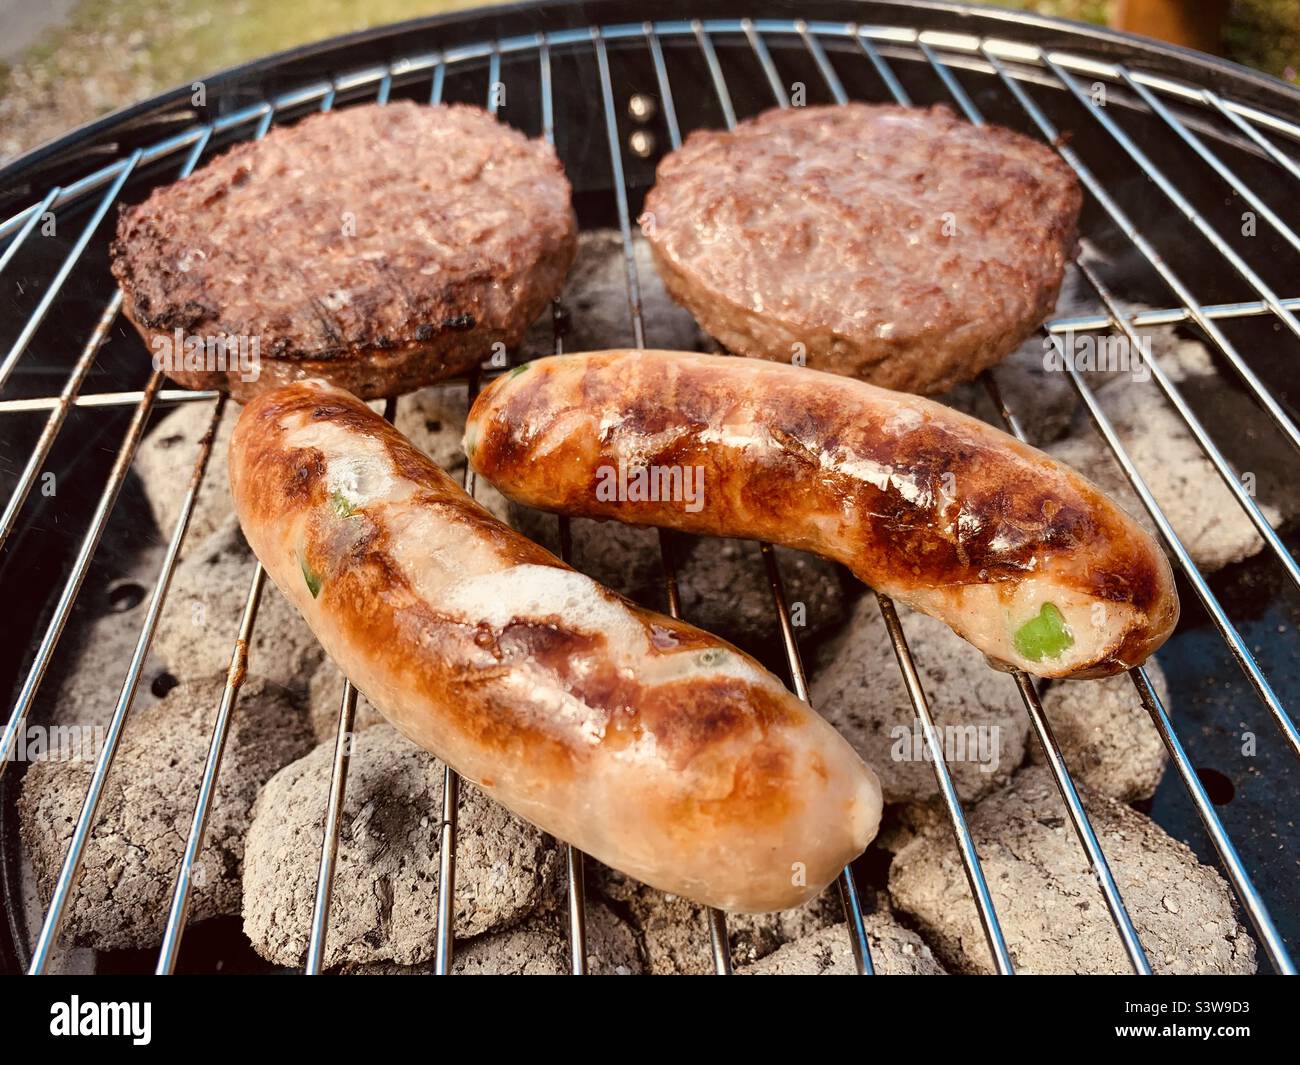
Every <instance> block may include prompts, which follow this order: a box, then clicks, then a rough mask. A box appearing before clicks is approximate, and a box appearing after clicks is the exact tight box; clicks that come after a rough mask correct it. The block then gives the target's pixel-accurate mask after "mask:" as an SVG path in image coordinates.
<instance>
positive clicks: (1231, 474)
mask: <svg viewBox="0 0 1300 1065" xmlns="http://www.w3.org/2000/svg"><path fill="white" fill-rule="evenodd" d="M1078 266H1079V270H1080V272H1081V273H1082V274H1083V276H1084V277H1085V278H1086V279H1087V281H1088V284H1089V285H1091V286H1092V289H1093V291H1094V292H1096V293H1097V295H1098V297H1100V299H1101V301H1102V303H1103V304H1104V305H1105V307H1106V310H1107V311H1109V312H1110V315H1111V320H1112V321H1113V322H1114V324H1115V325H1117V326H1119V328H1120V330H1121V331H1122V332H1123V333H1124V336H1125V337H1127V338H1128V340H1129V342H1130V343H1131V344H1132V345H1133V350H1134V351H1139V350H1141V349H1140V347H1139V344H1140V340H1139V337H1138V335H1137V331H1136V330H1135V329H1134V328H1133V324H1132V322H1131V321H1130V320H1129V319H1128V318H1126V317H1125V316H1124V314H1123V312H1122V311H1121V310H1120V309H1119V307H1118V305H1117V304H1116V302H1115V297H1114V296H1113V295H1112V293H1111V291H1110V289H1108V288H1107V287H1106V284H1105V282H1103V281H1102V279H1101V278H1100V277H1099V276H1098V275H1097V272H1096V271H1095V270H1094V269H1093V268H1092V267H1091V266H1090V265H1089V264H1088V263H1087V262H1086V261H1080V262H1079V264H1078ZM1147 367H1148V369H1149V370H1150V372H1151V376H1152V378H1153V379H1154V380H1155V382H1156V384H1157V385H1159V386H1160V390H1161V391H1162V392H1164V394H1165V398H1166V399H1168V400H1169V402H1170V403H1171V404H1173V406H1174V408H1175V409H1176V410H1177V411H1178V413H1179V415H1180V416H1181V417H1182V419H1183V422H1184V423H1185V424H1186V425H1187V428H1188V430H1189V431H1190V432H1191V434H1192V436H1194V437H1195V438H1196V442H1197V443H1198V444H1199V445H1200V447H1201V450H1202V451H1203V452H1205V456H1206V458H1208V459H1209V460H1210V462H1211V463H1212V464H1213V466H1214V468H1215V469H1216V470H1217V471H1218V473H1219V479H1220V480H1222V481H1223V483H1224V485H1225V486H1226V487H1227V488H1228V490H1229V491H1230V492H1232V494H1233V495H1234V496H1235V497H1236V499H1237V502H1238V503H1240V504H1241V508H1242V509H1243V510H1244V511H1245V512H1246V516H1247V517H1248V518H1250V521H1251V524H1253V525H1254V526H1255V529H1256V530H1257V531H1258V532H1259V535H1260V536H1261V537H1262V538H1263V540H1264V542H1265V543H1266V544H1267V545H1268V546H1269V548H1270V549H1271V550H1272V552H1273V554H1274V555H1275V556H1276V557H1277V560H1278V561H1279V562H1280V563H1281V564H1282V567H1283V568H1284V569H1285V570H1286V572H1287V575H1288V576H1289V577H1290V578H1291V583H1292V584H1294V585H1295V586H1296V587H1297V588H1300V565H1298V564H1297V563H1296V560H1295V559H1294V558H1292V556H1291V554H1290V552H1289V551H1287V549H1286V545H1285V544H1283V543H1282V540H1281V538H1280V537H1279V536H1278V534H1277V532H1276V531H1275V530H1274V529H1273V526H1272V525H1270V524H1269V522H1268V519H1267V518H1266V517H1264V513H1263V511H1261V510H1260V509H1259V504H1258V503H1256V502H1255V500H1254V499H1253V498H1252V497H1251V495H1250V493H1249V492H1247V491H1246V488H1245V485H1243V484H1242V482H1241V478H1240V477H1239V476H1238V475H1237V472H1236V471H1235V470H1234V469H1233V468H1232V465H1231V464H1230V463H1229V462H1228V460H1227V458H1225V457H1224V454H1223V452H1222V451H1220V450H1219V447H1218V445H1217V444H1215V442H1214V440H1213V439H1212V438H1211V437H1210V433H1209V430H1207V429H1206V428H1205V426H1204V425H1203V424H1202V422H1201V420H1200V419H1199V418H1198V417H1197V416H1196V413H1195V412H1194V411H1193V410H1192V408H1191V406H1190V405H1189V404H1188V403H1187V400H1186V399H1184V398H1183V394H1182V393H1181V392H1180V391H1179V390H1178V386H1177V385H1175V384H1174V383H1173V381H1172V380H1170V378H1169V375H1168V374H1167V373H1166V372H1165V371H1164V368H1163V367H1162V366H1161V365H1160V363H1159V361H1158V360H1156V359H1151V360H1150V361H1149V362H1148V363H1147Z"/></svg>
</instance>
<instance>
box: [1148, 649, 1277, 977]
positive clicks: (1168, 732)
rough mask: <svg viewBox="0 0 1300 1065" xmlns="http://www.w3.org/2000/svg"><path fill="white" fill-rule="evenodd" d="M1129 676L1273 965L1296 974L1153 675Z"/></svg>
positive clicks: (1261, 898)
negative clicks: (1180, 738) (1154, 682)
mask: <svg viewBox="0 0 1300 1065" xmlns="http://www.w3.org/2000/svg"><path fill="white" fill-rule="evenodd" d="M1129 676H1130V677H1131V678H1132V680H1133V685H1134V687H1136V688H1137V691H1138V695H1139V696H1140V697H1141V699H1142V705H1143V706H1144V707H1145V708H1146V711H1147V713H1148V714H1150V715H1151V721H1152V723H1153V724H1154V725H1155V726H1156V730H1157V731H1158V732H1159V733H1160V738H1161V739H1162V740H1164V743H1165V747H1166V749H1168V751H1169V756H1170V758H1172V759H1173V763H1174V765H1175V766H1176V767H1177V769H1178V776H1179V779H1181V780H1182V782H1183V787H1184V788H1185V789H1186V791H1187V793H1188V795H1190V796H1191V799H1192V805H1194V806H1195V807H1196V812H1197V814H1198V815H1199V816H1200V818H1201V823H1202V824H1203V825H1204V826H1205V831H1206V834H1207V835H1209V837H1210V841H1211V842H1212V843H1213V844H1214V849H1215V850H1216V851H1218V854H1219V859H1220V860H1221V861H1222V862H1223V867H1224V869H1225V870H1226V871H1227V873H1228V879H1229V880H1231V881H1232V886H1233V890H1235V891H1236V893H1237V897H1238V898H1239V899H1240V900H1241V903H1242V906H1243V907H1245V910H1246V913H1247V915H1248V916H1249V917H1250V922H1251V924H1252V925H1254V927H1255V932H1256V934H1257V935H1258V936H1259V937H1260V939H1261V940H1263V942H1264V951H1265V953H1267V954H1268V958H1269V961H1270V962H1272V964H1273V968H1274V969H1275V970H1276V971H1277V972H1278V973H1281V974H1282V975H1284V976H1294V975H1296V967H1295V963H1294V962H1293V961H1292V960H1291V955H1290V954H1289V953H1288V951H1287V949H1286V943H1285V942H1283V940H1282V936H1281V935H1280V934H1279V933H1278V930H1277V926H1276V925H1275V924H1274V923H1273V918H1272V916H1271V915H1270V914H1269V912H1268V907H1266V906H1265V905H1264V899H1263V897H1262V896H1261V895H1260V893H1259V891H1258V890H1257V889H1256V887H1255V885H1254V882H1253V881H1252V880H1251V879H1250V876H1249V874H1247V872H1246V867H1245V866H1244V865H1243V864H1242V861H1241V857H1240V855H1238V854H1237V848H1236V847H1234V846H1233V844H1232V839H1231V838H1230V837H1229V836H1228V833H1227V830H1226V829H1225V828H1224V827H1223V821H1222V820H1221V819H1220V818H1219V815H1218V814H1217V813H1215V812H1214V805H1213V803H1212V802H1211V801H1210V796H1209V795H1208V794H1207V793H1206V790H1205V785H1204V784H1202V783H1201V778H1200V777H1199V776H1197V775H1196V770H1195V769H1194V768H1192V762H1191V759H1189V758H1188V757H1187V752H1186V751H1185V750H1184V749H1183V745H1182V742H1181V741H1180V740H1179V739H1178V733H1176V732H1175V731H1174V726H1173V722H1172V721H1170V720H1169V713H1168V711H1166V710H1165V707H1164V704H1163V703H1162V702H1161V701H1160V696H1159V695H1158V694H1157V692H1156V690H1155V688H1154V687H1153V686H1152V684H1151V678H1150V677H1148V676H1147V671H1146V670H1145V669H1143V668H1141V667H1139V668H1137V669H1131V670H1129Z"/></svg>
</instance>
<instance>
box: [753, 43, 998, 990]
mask: <svg viewBox="0 0 1300 1065" xmlns="http://www.w3.org/2000/svg"><path fill="white" fill-rule="evenodd" d="M796 32H800V30H799V28H798V27H796ZM800 36H802V37H803V40H804V42H805V44H807V43H808V42H809V41H810V40H811V38H810V37H809V36H808V34H807V32H806V27H805V28H804V30H803V31H802V32H800ZM751 44H752V41H751ZM822 54H823V58H824V57H825V53H824V52H823V53H822ZM828 75H829V78H830V79H833V83H832V84H831V89H832V93H833V94H834V95H836V98H837V99H838V98H839V97H840V96H844V97H845V99H847V96H846V94H845V93H844V88H843V86H842V85H840V84H839V79H838V77H837V76H836V75H835V72H834V70H833V69H831V67H830V65H829V62H828V63H827V64H826V65H825V66H824V67H822V76H823V77H827V76H828ZM836 89H838V92H836ZM777 103H778V105H779V106H785V105H784V104H782V103H781V98H780V97H779V96H778V97H777ZM876 598H877V601H878V602H879V605H880V612H881V616H882V618H883V619H884V622H885V629H886V631H887V632H888V633H889V639H890V642H891V644H892V645H893V648H894V655H895V657H896V658H897V659H898V664H899V668H900V669H901V670H902V672H903V682H904V686H905V687H906V689H907V694H908V698H909V699H910V700H911V702H912V709H913V711H914V712H915V713H916V716H917V720H918V721H920V723H921V729H922V732H923V733H924V735H925V742H926V746H927V748H928V749H929V751H930V754H931V756H932V761H933V765H934V771H935V777H936V779H937V780H938V783H939V790H940V793H941V794H942V796H943V799H944V804H945V806H946V807H947V809H948V815H949V817H950V819H951V820H952V824H953V831H954V832H955V833H956V836H957V844H958V850H959V853H960V854H961V859H962V866H963V868H964V870H965V873H966V879H967V882H968V883H969V884H970V888H971V895H972V896H973V898H974V900H975V905H976V910H977V912H978V914H979V918H980V923H981V925H982V926H983V928H984V935H985V938H986V939H987V940H988V944H989V950H990V952H991V953H992V955H993V963H994V966H995V967H996V968H997V970H998V972H999V973H1002V974H1003V975H1010V974H1011V973H1012V972H1014V969H1013V967H1012V964H1011V955H1010V953H1009V952H1008V950H1007V944H1006V939H1005V937H1004V936H1003V933H1002V926H1001V925H1000V924H999V922H998V918H997V913H996V912H995V910H994V908H993V898H992V895H991V894H990V892H989V889H988V883H987V881H986V880H985V878H984V869H983V867H982V866H981V865H980V860H979V855H978V854H977V853H976V850H975V841H974V840H973V839H972V837H971V834H970V828H969V826H968V825H967V823H966V816H965V814H964V813H963V812H962V808H961V802H960V800H959V799H958V798H957V789H956V787H955V785H954V784H953V781H952V775H951V773H950V772H949V770H948V764H947V761H946V759H945V758H944V754H943V744H942V742H941V741H940V739H939V736H938V733H937V732H936V731H935V728H934V721H933V718H932V717H931V716H930V708H929V704H928V703H927V701H926V698H925V691H924V689H923V687H922V685H921V680H920V676H919V674H917V672H916V667H915V665H914V663H913V662H912V652H911V650H910V649H909V648H908V646H907V637H906V634H905V633H904V632H903V627H902V625H901V624H900V623H899V621H898V615H897V613H896V612H895V610H894V604H893V602H892V601H891V600H890V599H889V598H888V597H887V596H884V595H881V594H879V593H876ZM795 652H796V654H797V648H796V649H795ZM791 669H792V672H795V673H796V674H797V680H796V688H798V687H799V686H801V685H802V686H803V690H802V691H801V692H800V698H802V699H803V700H804V701H805V702H806V701H808V692H807V688H806V685H803V682H802V674H803V669H802V667H801V666H800V667H798V668H797V669H796V667H795V665H794V664H793V663H792V665H791ZM845 877H846V879H849V880H851V878H852V873H851V871H849V870H846V871H845Z"/></svg>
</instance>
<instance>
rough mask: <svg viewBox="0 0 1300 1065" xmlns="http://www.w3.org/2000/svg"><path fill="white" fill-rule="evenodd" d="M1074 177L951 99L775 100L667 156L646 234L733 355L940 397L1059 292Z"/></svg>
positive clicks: (990, 358) (1047, 153)
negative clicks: (775, 105)
mask: <svg viewBox="0 0 1300 1065" xmlns="http://www.w3.org/2000/svg"><path fill="white" fill-rule="evenodd" d="M1081 202H1082V197H1081V193H1080V191H1079V186H1078V182H1077V181H1076V180H1075V178H1074V174H1073V172H1072V171H1071V170H1070V168H1069V167H1068V166H1067V165H1066V164H1065V163H1064V162H1063V161H1062V160H1061V159H1060V158H1059V157H1058V156H1057V155H1056V153H1055V152H1053V151H1052V150H1051V149H1050V148H1048V147H1046V146H1045V145H1042V144H1039V143H1036V142H1035V141H1031V140H1029V139H1028V138H1026V137H1022V136H1020V135H1019V134H1017V133H1012V132H1011V131H1010V130H1005V129H1000V128H997V127H991V126H983V127H977V126H973V125H971V124H970V123H968V122H963V121H960V120H958V119H957V118H956V117H955V116H954V115H953V113H952V112H951V111H949V110H948V109H947V108H945V107H933V108H930V109H929V110H922V109H914V108H905V107H894V106H873V105H868V104H847V105H844V106H831V107H799V108H790V109H787V110H777V111H768V112H766V113H765V114H762V115H759V116H758V117H757V118H753V119H750V120H748V121H746V122H742V123H740V124H739V125H738V126H737V127H736V128H735V129H734V130H732V131H730V132H724V133H719V132H698V133H693V134H691V136H690V137H689V138H688V139H687V141H686V143H685V144H684V145H682V147H681V148H680V149H678V150H677V151H675V152H673V153H672V154H670V155H668V156H667V157H666V158H665V159H664V160H663V161H662V162H661V163H660V164H659V169H658V172H657V180H656V184H655V187H654V188H653V189H652V190H651V191H650V193H649V195H648V196H647V197H646V202H645V214H644V215H642V218H641V224H642V231H643V232H644V234H645V235H646V237H647V238H648V239H649V241H650V244H651V247H652V248H653V251H654V257H655V262H656V265H657V266H658V269H659V272H660V274H661V275H662V277H663V280H664V284H665V286H666V287H667V289H668V291H669V293H671V295H672V296H673V297H674V298H675V299H676V300H677V301H678V302H679V303H681V304H683V305H684V306H685V307H686V308H687V309H688V310H690V311H691V313H692V314H694V315H695V317H696V319H697V320H698V321H699V323H700V325H701V326H702V327H703V328H704V329H705V330H707V331H708V332H709V333H711V334H712V335H713V336H714V337H715V338H716V339H717V340H718V342H719V343H721V344H722V345H723V346H724V347H726V348H728V349H729V350H731V351H733V352H735V353H736V354H739V355H749V356H755V357H758V358H764V359H776V360H791V359H794V360H796V361H797V360H798V359H800V358H806V361H807V365H809V366H813V367H816V368H818V369H822V370H831V371H834V372H836V373H842V374H846V375H849V376H852V377H860V378H862V379H863V380H866V381H870V382H871V383H872V384H876V385H881V386H883V387H886V388H895V389H901V390H905V391H909V392H922V393H934V392H941V391H944V390H945V389H947V388H950V387H951V386H952V385H954V384H956V383H958V382H959V381H963V380H966V379H967V378H970V377H973V376H974V375H975V374H977V373H979V371H980V370H982V369H984V368H985V367H988V366H991V365H992V364H994V363H996V362H997V361H999V360H1000V359H1002V358H1004V357H1005V356H1006V355H1008V354H1010V352H1011V351H1013V350H1014V349H1015V348H1016V346H1017V345H1018V344H1020V343H1021V342H1022V341H1023V340H1024V339H1025V338H1026V337H1027V336H1029V334H1030V333H1031V332H1032V331H1033V330H1034V329H1035V328H1037V326H1038V325H1039V324H1040V323H1041V322H1042V321H1043V319H1044V318H1046V317H1047V315H1048V314H1049V313H1050V311H1051V309H1052V307H1053V306H1054V305H1055V303H1056V296H1057V292H1058V290H1059V288H1060V285H1061V277H1062V274H1063V272H1064V269H1065V262H1066V260H1067V259H1068V258H1069V257H1070V256H1071V255H1072V254H1073V252H1074V245H1075V237H1076V225H1077V221H1078V214H1079V207H1080V204H1081Z"/></svg>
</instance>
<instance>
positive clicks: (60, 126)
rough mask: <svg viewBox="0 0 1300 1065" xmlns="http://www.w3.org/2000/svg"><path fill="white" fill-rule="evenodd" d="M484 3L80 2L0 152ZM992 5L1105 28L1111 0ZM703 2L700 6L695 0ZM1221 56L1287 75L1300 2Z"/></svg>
mask: <svg viewBox="0 0 1300 1065" xmlns="http://www.w3.org/2000/svg"><path fill="white" fill-rule="evenodd" d="M482 2H483V0H235V2H233V3H222V2H220V0H83V2H82V3H80V4H79V5H78V6H77V7H76V9H75V10H74V12H73V14H72V16H71V17H70V19H69V20H68V22H67V23H66V24H64V25H62V26H59V27H58V28H56V29H53V30H51V31H50V32H49V33H48V34H47V35H46V37H45V39H43V40H42V41H41V42H40V43H39V44H38V45H36V46H35V47H34V48H32V49H31V50H30V51H29V52H28V54H27V55H26V56H25V57H24V58H23V60H22V61H21V62H19V63H17V64H15V65H14V66H13V67H12V68H11V69H4V68H3V67H0V157H8V156H12V155H14V154H17V153H18V152H21V151H24V150H26V149H27V148H30V147H33V146H35V145H37V144H39V143H41V142H42V141H46V140H49V139H50V138H52V137H55V136H58V135H59V134H61V133H64V132H66V131H67V130H69V129H72V128H73V127H75V126H78V125H81V124H82V123H85V122H89V121H90V120H92V119H94V118H97V117H99V116H100V115H103V114H106V113H107V112H109V111H113V110H116V109H117V108H119V107H124V106H126V105H127V104H130V103H133V102H135V101H137V100H141V99H144V98H146V97H148V96H152V95H155V94H156V93H158V92H161V91H163V90H165V89H170V88H172V87H174V86H176V85H181V84H184V83H187V82H190V81H192V80H194V79H195V78H199V77H202V76H204V75H206V74H210V73H212V72H214V71H217V70H221V69H223V68H225V67H229V66H233V65H235V64H237V63H242V62H244V61H246V60H249V59H253V58H256V57H258V56H261V55H265V54H267V53H269V52H277V51H281V50H282V49H285V48H292V47H294V46H296V45H300V44H305V43H308V42H310V41H316V40H321V39H322V38H325V37H332V36H335V35H337V34H340V33H347V32H349V31H352V30H358V29H365V28H367V27H370V26H379V25H383V24H384V23H388V22H396V21H400V20H402V19H408V18H415V17H417V16H420V15H429V14H437V13H439V12H443V11H453V10H457V9H463V8H469V7H475V6H481V5H482ZM999 6H1003V7H1014V8H1020V9H1026V10H1032V11H1035V12H1038V13H1041V14H1047V15H1061V16H1064V17H1066V18H1073V19H1080V20H1083V21H1088V22H1097V23H1105V21H1106V16H1107V13H1108V9H1109V7H1110V4H1109V3H1108V0H1012V2H1004V3H1002V4H1000V5H999ZM701 7H702V8H703V9H707V4H703V5H701ZM1225 52H1226V54H1227V55H1228V56H1229V57H1230V58H1232V59H1235V60H1237V61H1238V62H1241V63H1246V64H1247V65H1250V66H1254V67H1258V68H1260V69H1262V70H1266V71H1268V72H1269V73H1271V74H1275V75H1277V76H1279V77H1286V78H1288V79H1289V80H1291V81H1295V80H1296V78H1297V74H1296V69H1297V68H1298V67H1300V0H1237V2H1236V3H1234V5H1233V13H1232V16H1231V19H1230V22H1229V25H1228V27H1227V30H1226V31H1225Z"/></svg>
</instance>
